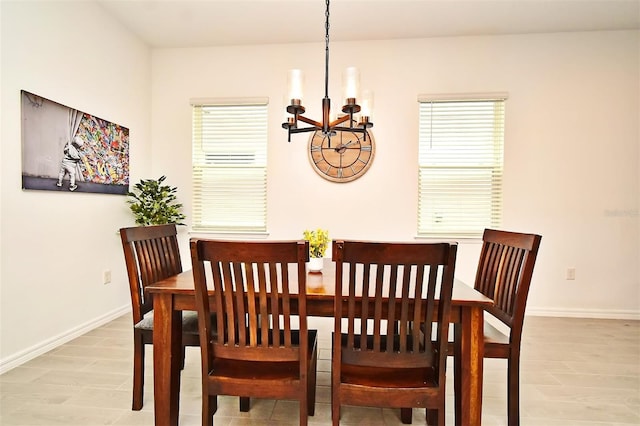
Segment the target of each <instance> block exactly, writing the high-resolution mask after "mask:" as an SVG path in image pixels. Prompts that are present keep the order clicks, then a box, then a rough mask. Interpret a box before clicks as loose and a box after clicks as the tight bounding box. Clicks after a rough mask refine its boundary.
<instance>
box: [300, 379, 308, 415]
mask: <svg viewBox="0 0 640 426" xmlns="http://www.w3.org/2000/svg"><path fill="white" fill-rule="evenodd" d="M307 380H308V379H307ZM307 383H308V381H307ZM301 391H302V395H300V413H299V415H300V426H307V423H308V422H309V404H308V401H309V388H308V387H304V388H303V389H302V390H301Z"/></svg>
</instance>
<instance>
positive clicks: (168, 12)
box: [93, 0, 640, 48]
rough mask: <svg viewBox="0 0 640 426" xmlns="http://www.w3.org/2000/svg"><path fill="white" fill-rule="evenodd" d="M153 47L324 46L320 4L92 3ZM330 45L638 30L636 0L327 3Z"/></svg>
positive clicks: (251, 0) (311, 0)
mask: <svg viewBox="0 0 640 426" xmlns="http://www.w3.org/2000/svg"><path fill="white" fill-rule="evenodd" d="M93 1H95V2H96V3H98V4H100V5H101V6H102V7H103V8H104V9H105V11H106V12H107V13H109V14H111V15H113V16H114V17H115V18H116V19H117V20H118V21H120V22H121V23H122V24H123V25H124V26H125V27H126V28H128V29H129V30H131V31H132V32H133V33H135V34H137V35H138V36H139V37H140V38H141V39H142V40H144V42H145V43H147V44H148V45H149V46H151V47H153V48H170V47H201V46H222V45H242V44H271V43H301V42H323V41H324V33H325V28H324V21H325V16H324V13H325V6H326V5H325V2H324V1H322V0H93ZM330 25H331V26H330V38H331V41H354V40H386V39H401V38H424V37H444V36H469V35H491V34H524V33H544V32H565V31H594V30H625V29H640V0H333V1H332V2H331V6H330Z"/></svg>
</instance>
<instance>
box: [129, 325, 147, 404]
mask: <svg viewBox="0 0 640 426" xmlns="http://www.w3.org/2000/svg"><path fill="white" fill-rule="evenodd" d="M143 398H144V342H143V341H142V335H140V334H137V333H135V332H134V336H133V398H132V400H133V402H132V405H131V409H132V410H135V411H138V410H141V409H142V401H143Z"/></svg>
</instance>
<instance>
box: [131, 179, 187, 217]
mask: <svg viewBox="0 0 640 426" xmlns="http://www.w3.org/2000/svg"><path fill="white" fill-rule="evenodd" d="M166 178H167V177H166V176H161V177H160V178H159V179H141V180H140V182H139V183H136V184H135V185H134V187H133V188H134V189H133V191H130V192H128V193H127V196H128V197H130V198H129V199H128V200H127V203H129V207H130V208H131V211H132V212H133V214H134V216H135V217H136V223H137V224H139V225H143V226H144V225H164V224H166V223H175V224H176V225H184V223H182V221H183V220H184V219H185V217H186V216H185V215H184V214H183V213H182V204H180V203H177V202H176V192H177V191H178V189H177V188H176V187H175V186H173V187H172V186H169V185H164V184H163V182H164V181H165V179H166Z"/></svg>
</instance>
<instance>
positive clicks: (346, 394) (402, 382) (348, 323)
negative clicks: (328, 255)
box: [331, 241, 457, 425]
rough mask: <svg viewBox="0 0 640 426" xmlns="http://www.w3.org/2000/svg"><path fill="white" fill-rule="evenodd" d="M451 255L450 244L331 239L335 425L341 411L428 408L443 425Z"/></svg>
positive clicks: (453, 254)
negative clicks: (351, 407)
mask: <svg viewBox="0 0 640 426" xmlns="http://www.w3.org/2000/svg"><path fill="white" fill-rule="evenodd" d="M456 251H457V246H456V245H455V244H448V243H437V244H429V243H427V244H422V243H384V242H361V241H334V243H333V260H334V261H335V262H336V278H335V279H336V295H340V294H342V295H343V297H342V298H340V297H336V299H335V306H334V310H335V325H334V334H333V353H332V384H331V386H332V419H333V424H334V425H337V424H339V420H340V406H341V405H364V406H379V407H395V408H409V407H420V408H426V409H430V411H429V418H430V419H431V420H433V421H437V422H438V424H440V425H444V403H445V381H446V380H445V366H446V357H447V345H448V340H447V336H448V329H449V310H450V306H451V292H452V287H453V277H454V271H455V261H456ZM419 324H424V325H425V328H424V330H428V331H427V332H423V331H422V330H421V328H420V326H414V325H419ZM409 412H410V411H409Z"/></svg>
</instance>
